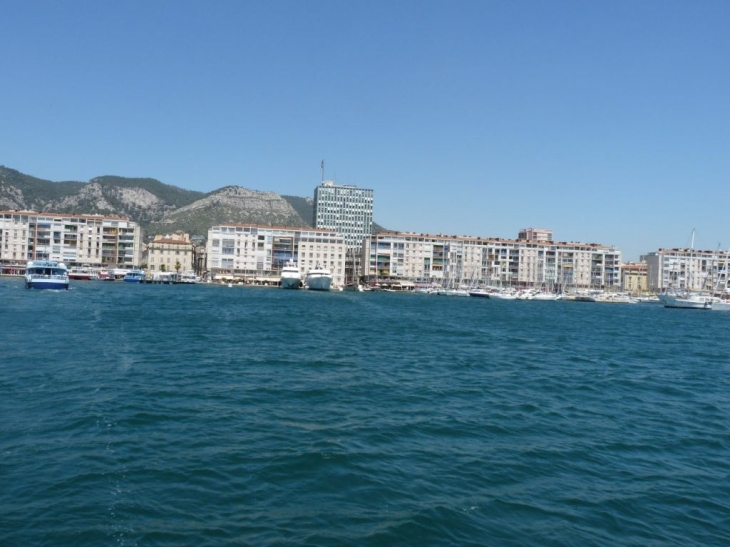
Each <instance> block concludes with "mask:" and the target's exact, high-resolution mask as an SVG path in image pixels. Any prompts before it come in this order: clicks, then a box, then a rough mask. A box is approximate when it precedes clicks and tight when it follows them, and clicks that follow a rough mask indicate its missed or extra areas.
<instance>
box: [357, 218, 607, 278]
mask: <svg viewBox="0 0 730 547" xmlns="http://www.w3.org/2000/svg"><path fill="white" fill-rule="evenodd" d="M362 262H363V264H364V265H365V270H364V273H365V274H366V275H367V276H368V278H369V279H370V280H373V279H378V278H381V279H382V278H401V279H408V280H411V281H416V282H419V281H420V282H423V283H438V284H444V283H445V282H447V281H452V282H454V284H461V285H492V286H499V285H501V286H507V285H511V286H519V287H539V286H543V285H544V286H547V287H549V288H551V289H555V288H558V289H565V288H614V289H618V288H619V286H620V283H621V252H620V251H619V250H618V249H616V248H615V247H609V246H605V245H599V244H594V243H591V244H584V243H568V242H552V241H528V240H520V239H517V240H505V239H497V238H481V237H468V236H464V237H459V236H443V235H435V236H434V235H426V234H412V233H399V232H383V233H379V234H375V235H373V236H371V237H370V238H367V239H366V240H365V243H364V245H363V256H362Z"/></svg>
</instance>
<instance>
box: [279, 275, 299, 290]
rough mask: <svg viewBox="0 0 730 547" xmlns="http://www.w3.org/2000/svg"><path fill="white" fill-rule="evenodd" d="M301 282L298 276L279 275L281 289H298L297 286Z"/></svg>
mask: <svg viewBox="0 0 730 547" xmlns="http://www.w3.org/2000/svg"><path fill="white" fill-rule="evenodd" d="M301 284H302V281H301V279H299V276H296V277H294V276H292V277H285V276H283V275H282V276H281V288H282V289H298V288H299V286H300V285H301Z"/></svg>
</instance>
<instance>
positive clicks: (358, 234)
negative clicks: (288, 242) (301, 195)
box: [314, 180, 373, 252]
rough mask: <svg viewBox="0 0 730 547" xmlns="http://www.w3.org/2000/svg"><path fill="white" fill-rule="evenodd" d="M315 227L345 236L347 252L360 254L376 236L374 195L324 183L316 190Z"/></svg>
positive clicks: (330, 182)
mask: <svg viewBox="0 0 730 547" xmlns="http://www.w3.org/2000/svg"><path fill="white" fill-rule="evenodd" d="M314 226H315V227H316V228H317V229H318V230H319V229H327V230H334V231H336V232H337V233H340V234H342V235H343V236H344V237H345V245H346V246H347V248H348V249H350V250H356V251H357V252H359V251H360V249H361V248H362V242H363V238H364V237H366V236H369V235H370V234H371V233H372V228H373V191H372V190H368V189H365V188H358V187H357V186H348V185H343V186H339V185H336V184H335V183H334V182H333V181H331V180H327V181H323V182H322V184H320V185H319V186H317V188H315V190H314Z"/></svg>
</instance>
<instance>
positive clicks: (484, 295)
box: [469, 289, 489, 298]
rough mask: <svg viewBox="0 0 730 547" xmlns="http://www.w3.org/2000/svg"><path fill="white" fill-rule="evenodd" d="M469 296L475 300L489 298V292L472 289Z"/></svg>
mask: <svg viewBox="0 0 730 547" xmlns="http://www.w3.org/2000/svg"><path fill="white" fill-rule="evenodd" d="M469 296H473V297H475V298H489V291H487V290H485V289H472V290H470V291H469Z"/></svg>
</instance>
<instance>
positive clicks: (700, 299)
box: [659, 291, 718, 310]
mask: <svg viewBox="0 0 730 547" xmlns="http://www.w3.org/2000/svg"><path fill="white" fill-rule="evenodd" d="M659 300H660V301H661V302H662V304H664V307H665V308H682V309H688V310H711V309H712V305H713V303H714V302H716V301H718V299H717V298H715V297H714V296H709V295H706V294H701V293H695V292H692V291H673V292H666V293H663V294H660V295H659Z"/></svg>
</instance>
